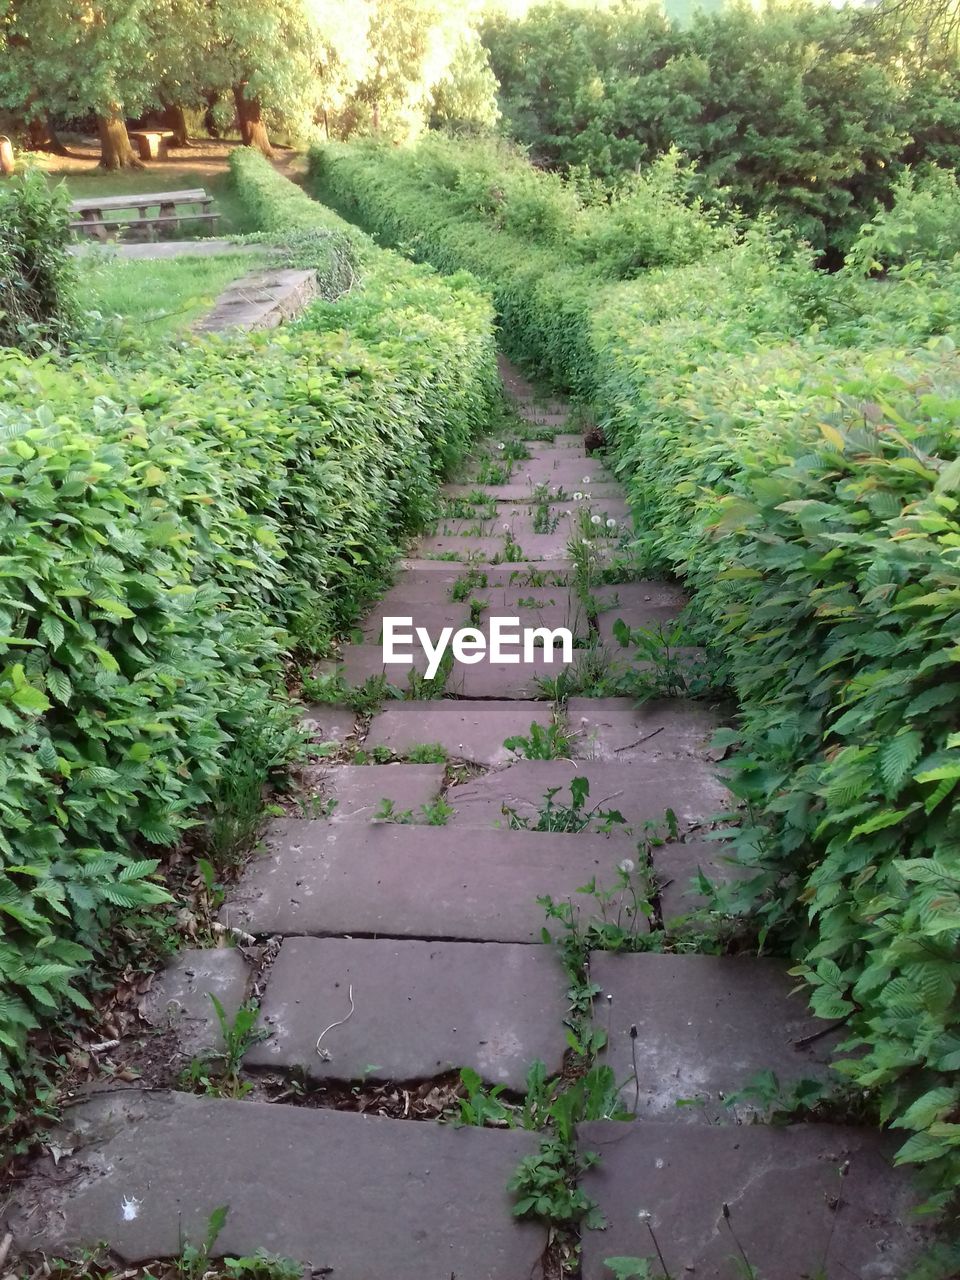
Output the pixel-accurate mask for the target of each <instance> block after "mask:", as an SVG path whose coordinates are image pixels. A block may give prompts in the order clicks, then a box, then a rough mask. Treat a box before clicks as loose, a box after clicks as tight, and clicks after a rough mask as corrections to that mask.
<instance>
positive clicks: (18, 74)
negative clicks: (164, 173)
mask: <svg viewBox="0 0 960 1280" xmlns="http://www.w3.org/2000/svg"><path fill="white" fill-rule="evenodd" d="M157 12H158V6H156V5H154V4H152V3H151V2H150V0H7V2H6V4H5V5H4V7H3V8H2V9H0V19H2V22H3V27H4V33H5V44H6V55H5V57H4V60H3V67H2V69H0V98H2V99H3V101H4V102H5V103H6V104H7V105H8V106H9V107H10V108H11V109H13V110H16V111H20V112H21V113H22V114H23V115H24V117H25V118H26V119H27V120H34V119H43V118H44V116H45V115H46V114H47V113H51V114H54V115H81V114H86V113H87V112H92V113H93V114H94V115H96V117H97V126H98V130H99V134H100V143H101V161H100V162H101V164H102V165H103V166H104V168H107V169H121V168H125V167H127V166H133V165H138V164H139V163H140V162H139V160H137V158H136V156H135V154H134V151H133V148H132V147H131V145H130V139H129V138H128V136H127V130H126V125H125V123H124V117H125V115H130V114H134V113H136V112H139V111H141V110H143V109H144V108H145V107H146V106H148V105H151V104H152V102H153V100H154V84H155V80H156V76H155V69H154V65H153V64H154V58H155V54H154V50H155V48H156V40H155V32H156V27H155V22H156V15H157ZM160 12H162V8H161V9H160Z"/></svg>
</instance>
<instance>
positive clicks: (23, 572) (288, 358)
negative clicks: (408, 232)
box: [0, 155, 496, 1156]
mask: <svg viewBox="0 0 960 1280" xmlns="http://www.w3.org/2000/svg"><path fill="white" fill-rule="evenodd" d="M233 171H234V179H235V182H236V186H237V190H238V193H239V196H240V198H241V200H242V201H243V202H244V203H245V204H246V205H247V207H248V208H249V209H250V210H251V212H252V214H253V216H254V217H255V218H256V220H257V221H258V222H259V224H260V226H261V227H262V228H263V230H264V231H266V232H269V233H270V235H271V237H272V238H274V239H275V240H282V241H283V242H284V243H285V245H286V253H287V255H288V257H289V259H290V261H291V262H295V263H296V264H297V265H311V266H314V267H316V269H317V271H318V275H319V277H320V281H321V286H322V291H323V297H324V300H322V301H320V302H318V303H317V304H316V305H314V306H312V307H311V309H310V310H309V312H308V313H307V314H306V315H305V316H304V317H303V318H302V320H301V321H300V322H299V323H298V324H296V325H294V326H290V327H287V328H284V329H283V330H280V331H275V332H272V333H269V334H259V335H244V336H243V337H242V338H230V337H227V338H223V339H214V338H210V339H204V340H201V339H198V338H186V339H184V340H183V341H181V342H178V343H176V344H173V343H171V344H168V345H166V346H159V347H158V346H157V345H156V344H148V343H146V342H143V341H141V340H140V339H139V337H138V336H137V335H134V334H127V335H125V336H124V339H123V341H122V342H121V343H119V344H118V345H117V346H115V347H114V348H113V349H112V350H110V351H109V352H104V351H103V350H93V351H90V350H87V349H85V348H84V347H83V346H82V345H81V346H79V347H76V348H75V349H74V350H73V351H72V352H71V353H69V354H66V355H57V354H54V353H53V351H52V349H51V347H50V343H51V341H56V340H62V339H65V338H69V336H70V333H71V332H72V330H71V325H70V321H71V318H72V317H73V316H75V315H76V313H77V312H78V310H79V308H80V303H79V300H78V299H76V298H75V297H72V296H71V292H70V279H69V261H68V260H67V258H66V255H65V254H64V253H63V244H64V241H65V238H66V231H65V222H64V218H63V213H62V210H59V209H58V208H57V197H55V196H54V197H53V198H52V203H51V197H50V196H49V195H47V194H46V193H44V192H43V191H42V183H36V182H30V181H27V182H26V183H25V184H24V185H23V187H22V188H21V189H20V194H19V195H18V196H13V195H11V196H9V197H7V204H6V205H5V221H4V233H3V237H2V241H3V243H2V253H0V268H2V270H0V274H3V273H4V272H6V274H5V275H4V279H5V280H11V279H14V277H15V276H16V278H17V279H20V278H23V279H25V280H29V281H31V288H32V290H33V292H32V293H31V291H30V289H26V290H24V289H20V292H19V293H18V294H17V299H16V300H17V303H18V310H16V311H11V310H10V308H9V307H8V308H6V312H5V316H4V320H3V323H4V324H5V325H8V326H9V325H13V326H15V331H12V332H11V333H9V334H8V333H7V330H6V329H4V330H3V334H4V337H5V340H7V341H11V342H17V343H18V344H19V345H20V347H21V348H23V350H20V351H18V350H15V349H13V348H7V347H4V348H2V349H0V500H2V501H0V558H2V561H3V584H4V585H3V589H2V591H0V740H2V749H0V920H2V925H3V931H2V938H0V1091H2V1104H0V1123H2V1126H3V1129H4V1133H5V1138H6V1144H5V1153H6V1155H8V1156H9V1155H10V1154H12V1153H15V1152H16V1151H17V1150H18V1149H19V1146H20V1140H19V1136H18V1135H19V1134H20V1132H21V1130H20V1129H19V1128H18V1126H19V1125H20V1124H21V1123H22V1122H24V1121H26V1122H27V1123H28V1124H29V1121H30V1118H31V1113H33V1115H34V1117H35V1118H37V1119H43V1118H45V1117H47V1116H48V1115H49V1114H51V1112H52V1110H53V1109H55V1108H56V1105H57V1098H58V1095H57V1081H58V1080H60V1079H64V1078H68V1077H69V1076H70V1073H71V1072H73V1071H76V1070H78V1069H81V1070H82V1069H85V1068H84V1067H83V1066H82V1064H85V1067H86V1068H88V1067H89V1066H90V1058H89V1055H84V1053H83V1052H81V1051H79V1050H78V1049H77V1047H76V1045H75V1044H71V1041H70V1037H69V1032H70V1029H71V1027H75V1025H76V1024H75V1019H77V1018H79V1019H82V1020H83V1021H84V1022H85V1023H87V1024H92V1026H93V1027H94V1030H93V1036H94V1039H98V1038H106V1039H109V1038H110V1034H111V1033H110V1031H109V1029H108V1030H107V1032H106V1034H105V1035H104V1036H102V1037H98V1036H97V1034H96V1030H95V1027H96V1024H97V1020H98V1018H99V1019H100V1020H101V1027H102V1026H103V1025H104V1023H103V1019H104V1018H105V1017H106V1019H107V1024H109V1015H105V1014H104V1012H103V1005H104V1002H105V1000H106V999H107V996H108V993H109V992H110V990H111V989H112V987H113V986H114V984H115V982H116V980H117V978H118V977H119V976H120V975H121V974H125V976H126V977H127V978H128V979H129V978H130V977H131V975H133V977H134V978H136V975H137V973H138V971H139V969H140V967H141V966H142V965H144V964H147V965H149V964H151V963H153V962H152V961H151V960H150V959H149V957H151V956H153V955H155V954H156V952H157V951H164V950H169V949H171V948H174V947H176V945H177V942H178V936H179V933H180V930H181V928H182V927H190V928H196V927H198V925H197V919H196V916H195V914H192V913H191V912H190V911H189V910H188V911H186V913H185V912H184V911H183V910H180V909H181V908H183V907H184V906H185V904H186V905H188V906H189V905H191V904H192V905H193V906H196V901H195V893H196V891H197V886H198V885H199V886H200V891H201V892H200V898H201V899H202V898H203V893H202V889H203V885H202V883H201V878H200V877H199V875H198V874H197V872H196V866H197V863H196V859H197V857H198V856H199V857H201V858H203V859H205V860H206V865H207V866H208V867H209V868H210V875H211V877H212V878H218V877H225V878H229V875H230V873H231V870H233V869H234V867H235V863H236V861H237V859H238V858H239V856H240V854H241V853H242V852H243V851H244V849H245V848H246V847H248V846H249V843H250V841H251V839H252V838H253V836H254V835H255V832H256V829H257V825H258V823H259V815H260V810H261V808H262V799H261V795H262V793H263V791H264V788H265V787H266V785H267V783H268V782H272V783H273V784H274V785H276V786H280V787H282V785H283V779H284V777H285V775H286V773H287V770H288V768H289V766H290V765H291V763H293V762H295V761H296V760H297V759H298V758H299V757H300V756H301V755H302V744H303V737H304V735H303V731H302V729H301V727H300V726H299V724H298V723H297V720H296V717H295V714H294V712H293V710H292V708H291V704H290V700H289V697H288V695H287V689H286V686H287V676H288V673H289V669H290V663H291V661H292V660H293V659H294V658H298V659H305V658H308V657H310V656H313V655H318V654H323V653H324V652H326V650H327V649H328V647H329V645H330V642H331V640H332V638H333V637H334V636H335V635H336V634H337V633H338V632H339V631H340V630H341V629H342V628H343V627H344V626H345V625H346V624H347V623H348V622H349V621H350V620H351V619H352V618H353V617H354V616H355V615H356V613H357V611H358V609H359V608H360V606H361V604H362V603H363V602H364V601H365V600H367V599H368V598H369V597H370V595H371V593H372V592H373V591H375V589H376V587H377V586H378V584H379V583H380V581H381V579H382V577H383V575H384V574H385V573H386V571H387V570H388V568H389V566H390V565H391V564H392V562H393V560H394V558H395V556H396V555H397V552H398V549H399V548H400V546H401V545H402V543H403V541H404V540H405V539H406V538H407V537H408V536H409V535H410V534H411V533H412V532H414V531H416V530H417V529H418V528H421V527H422V526H423V525H424V522H425V521H426V520H427V519H428V518H429V517H430V516H431V515H432V514H433V512H434V511H435V508H436V493H437V486H438V482H439V481H440V479H441V478H442V477H443V476H444V474H445V473H446V472H447V471H448V469H449V468H450V466H451V465H452V464H453V463H454V462H455V461H456V460H457V459H458V458H459V457H460V456H461V455H462V453H463V452H464V450H465V448H466V446H467V444H468V443H469V441H470V440H471V438H472V437H473V435H474V434H475V433H476V432H478V431H479V430H481V429H482V428H483V427H484V426H485V424H486V423H487V421H488V420H489V414H490V409H491V405H492V403H493V400H494V396H495V394H496V368H495V363H494V347H493V338H492V330H491V314H490V307H489V303H488V301H487V300H486V299H485V297H484V296H483V295H482V294H481V293H480V292H479V291H478V290H477V289H476V287H474V286H473V285H472V284H471V283H469V282H468V281H467V280H466V279H464V278H458V279H452V280H443V279H440V278H438V277H437V276H436V275H435V274H434V273H433V272H432V271H431V270H430V269H429V268H426V267H416V266H413V265H412V264H410V263H408V262H406V261H404V260H403V259H402V258H400V257H399V256H397V255H396V254H394V253H391V252H388V251H384V250H381V249H378V248H376V247H375V246H374V245H373V243H372V242H371V241H370V240H369V239H368V238H367V237H366V236H365V235H364V234H363V233H361V232H359V231H357V230H355V229H354V228H352V227H349V226H348V225H347V224H345V223H343V222H341V220H340V219H339V218H337V217H336V215H334V214H332V213H330V212H329V211H325V210H322V209H320V208H319V207H318V206H317V205H316V204H314V203H313V202H311V201H310V200H309V199H308V198H307V197H306V196H305V195H303V194H302V193H301V192H299V191H297V190H296V189H295V188H293V187H292V186H291V184H289V183H288V182H287V181H286V180H285V179H283V178H281V177H279V176H278V175H277V174H275V173H274V171H273V170H272V169H271V168H270V166H269V165H268V164H267V163H266V161H264V160H263V159H262V158H261V157H258V156H255V155H238V156H236V158H235V161H234V166H233ZM7 214H9V215H10V216H9V219H8V218H7V216H6V215H7ZM4 255H5V256H4ZM16 273H19V274H16ZM11 296H12V295H11ZM4 305H5V306H6V304H4ZM31 348H32V349H33V351H34V354H32V355H30V354H26V351H27V350H28V349H31ZM199 914H200V926H199V927H206V926H205V925H204V914H203V912H202V911H201V912H200V913H199ZM208 919H209V915H208V914H207V920H208ZM185 921H186V924H185ZM145 955H146V958H145ZM81 1042H82V1041H81ZM78 1055H79V1056H78ZM78 1063H80V1064H81V1066H80V1067H78Z"/></svg>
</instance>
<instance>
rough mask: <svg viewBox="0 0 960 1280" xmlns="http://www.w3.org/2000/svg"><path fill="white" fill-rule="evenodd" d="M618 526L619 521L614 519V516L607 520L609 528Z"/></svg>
mask: <svg viewBox="0 0 960 1280" xmlns="http://www.w3.org/2000/svg"><path fill="white" fill-rule="evenodd" d="M616 527H617V522H616V520H614V518H613V516H611V517H610V519H609V520H608V521H607V528H608V529H615V528H616Z"/></svg>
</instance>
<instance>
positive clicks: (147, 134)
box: [128, 129, 173, 160]
mask: <svg viewBox="0 0 960 1280" xmlns="http://www.w3.org/2000/svg"><path fill="white" fill-rule="evenodd" d="M128 134H129V136H130V138H132V139H133V141H134V142H135V143H136V144H137V150H138V151H139V152H140V159H141V160H156V159H157V158H158V156H163V155H166V153H167V148H168V147H169V146H170V139H171V138H172V137H173V130H172V129H130V130H128Z"/></svg>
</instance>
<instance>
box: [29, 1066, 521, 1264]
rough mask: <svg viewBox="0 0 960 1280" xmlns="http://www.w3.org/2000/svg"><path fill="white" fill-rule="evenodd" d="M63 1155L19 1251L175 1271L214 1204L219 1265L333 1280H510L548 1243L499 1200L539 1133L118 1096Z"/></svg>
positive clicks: (72, 1126) (103, 1101) (78, 1123)
mask: <svg viewBox="0 0 960 1280" xmlns="http://www.w3.org/2000/svg"><path fill="white" fill-rule="evenodd" d="M54 1141H55V1142H56V1145H57V1146H59V1147H61V1148H62V1149H65V1150H67V1151H70V1150H72V1152H73V1154H71V1155H69V1156H66V1157H64V1158H61V1161H60V1166H59V1169H58V1170H57V1175H56V1180H54V1178H53V1177H51V1176H50V1173H49V1171H48V1170H47V1168H46V1166H47V1165H48V1164H49V1162H45V1164H44V1165H41V1166H39V1167H38V1169H37V1172H36V1173H35V1175H34V1177H33V1178H32V1179H31V1180H30V1181H29V1182H28V1183H27V1184H26V1185H24V1184H20V1185H19V1186H18V1190H17V1206H16V1209H15V1212H14V1216H13V1220H12V1223H11V1229H12V1231H13V1233H14V1239H15V1243H16V1246H17V1247H18V1248H19V1249H23V1250H28V1249H41V1250H43V1251H44V1252H45V1253H47V1254H56V1255H63V1254H65V1253H67V1252H69V1251H71V1250H74V1249H78V1248H80V1247H83V1246H92V1245H94V1244H97V1243H99V1242H103V1243H105V1244H106V1245H108V1246H109V1248H110V1249H111V1250H112V1251H113V1252H114V1253H116V1254H117V1255H119V1257H120V1258H122V1259H123V1261H124V1262H126V1263H130V1264H133V1263H139V1262H144V1261H147V1260H149V1259H151V1258H157V1257H160V1258H172V1257H178V1256H179V1255H180V1253H181V1250H182V1246H183V1243H184V1241H189V1242H190V1243H192V1244H195V1245H197V1246H199V1245H202V1243H203V1241H204V1239H205V1237H206V1235H207V1230H208V1222H209V1219H210V1215H211V1213H212V1212H213V1211H214V1210H215V1209H216V1208H217V1206H218V1205H229V1211H228V1213H227V1218H226V1223H225V1225H224V1228H223V1230H222V1232H221V1233H220V1235H219V1237H218V1238H217V1241H216V1243H215V1246H214V1249H213V1253H214V1255H215V1256H220V1257H222V1256H236V1255H241V1256H248V1255H250V1254H253V1253H254V1252H255V1251H256V1250H258V1249H263V1250H265V1251H267V1252H269V1253H273V1254H278V1255H280V1256H282V1257H287V1258H293V1259H295V1260H297V1261H298V1262H302V1263H303V1264H305V1266H306V1267H307V1269H308V1270H315V1271H316V1272H317V1273H322V1274H327V1272H328V1270H329V1273H330V1274H331V1275H334V1276H336V1277H337V1280H372V1278H373V1277H383V1280H387V1278H388V1277H389V1280H423V1278H424V1276H437V1277H448V1276H450V1275H457V1276H464V1277H466V1276H477V1277H480V1276H482V1277H484V1280H517V1277H518V1276H525V1275H528V1274H533V1273H534V1271H535V1268H536V1267H537V1264H538V1261H539V1257H540V1254H541V1253H542V1251H543V1248H544V1246H545V1244H546V1232H545V1231H544V1229H543V1228H541V1227H538V1226H534V1225H530V1224H526V1223H518V1222H517V1221H516V1219H514V1218H512V1216H511V1201H510V1196H509V1193H508V1192H507V1190H506V1184H507V1181H508V1179H509V1178H510V1176H511V1174H512V1173H513V1171H514V1169H515V1168H516V1165H517V1162H518V1161H519V1160H520V1159H521V1158H522V1157H524V1156H528V1155H531V1154H532V1153H533V1152H534V1151H536V1149H537V1145H538V1139H537V1136H536V1134H532V1133H523V1132H519V1131H513V1130H494V1129H481V1128H474V1127H464V1128H461V1129H455V1128H454V1127H453V1126H452V1125H439V1124H431V1123H422V1124H416V1123H412V1122H410V1121H405V1120H388V1119H385V1118H382V1117H379V1116H368V1115H361V1114H358V1113H356V1112H353V1113H350V1112H343V1111H334V1110H320V1109H313V1108H306V1107H296V1106H284V1105H282V1104H280V1103H267V1102H251V1101H249V1100H245V1101H242V1102H236V1101H233V1100H230V1099H225V1098H203V1097H197V1096H195V1095H193V1094H186V1093H165V1092H153V1093H145V1092H142V1091H140V1090H125V1091H120V1092H116V1093H111V1094H109V1095H104V1096H101V1097H99V1098H95V1099H94V1100H92V1101H90V1102H87V1103H84V1104H82V1105H81V1106H78V1107H75V1108H73V1109H71V1110H70V1112H69V1113H68V1119H67V1121H66V1122H65V1123H64V1124H63V1125H61V1126H60V1127H59V1128H58V1129H57V1130H55V1137H54ZM44 1173H46V1174H47V1176H46V1177H44ZM465 1205H466V1206H469V1213H465V1212H464V1206H465Z"/></svg>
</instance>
